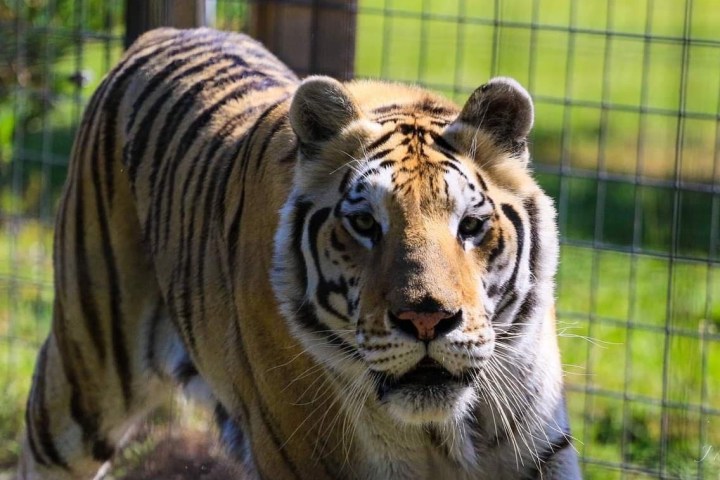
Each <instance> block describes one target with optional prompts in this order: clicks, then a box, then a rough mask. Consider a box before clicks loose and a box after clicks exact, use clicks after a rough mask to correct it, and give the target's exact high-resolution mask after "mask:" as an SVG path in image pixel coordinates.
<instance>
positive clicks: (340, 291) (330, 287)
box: [308, 207, 350, 323]
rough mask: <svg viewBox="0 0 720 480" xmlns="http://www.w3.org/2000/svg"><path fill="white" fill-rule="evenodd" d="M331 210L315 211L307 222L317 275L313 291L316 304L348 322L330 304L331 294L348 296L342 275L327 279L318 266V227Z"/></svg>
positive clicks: (323, 222)
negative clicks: (335, 279) (315, 286)
mask: <svg viewBox="0 0 720 480" xmlns="http://www.w3.org/2000/svg"><path fill="white" fill-rule="evenodd" d="M331 211H332V208H330V207H325V208H322V209H320V210H318V211H317V212H315V213H314V214H313V215H312V216H311V217H310V221H309V222H308V240H309V243H310V252H311V254H312V257H313V261H314V263H315V271H316V272H317V275H318V285H317V289H316V291H315V294H316V297H317V301H318V304H319V305H320V306H321V307H322V308H323V309H324V310H325V311H327V312H328V313H330V314H332V315H333V316H335V317H337V318H339V319H340V320H342V321H344V322H348V323H349V322H350V319H349V318H348V317H347V316H346V315H344V314H342V313H341V312H339V311H337V310H336V309H335V307H333V306H332V305H331V304H330V296H331V295H332V294H337V295H340V296H341V297H343V298H345V299H346V300H347V296H348V286H347V283H346V282H345V278H344V277H342V276H341V277H340V280H339V281H337V282H336V281H333V280H328V279H326V278H325V276H324V275H323V271H322V269H321V268H320V253H319V251H318V235H319V233H320V229H321V228H322V226H323V225H324V224H325V222H326V221H327V219H328V217H329V216H330V212H331Z"/></svg>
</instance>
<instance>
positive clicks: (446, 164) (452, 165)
mask: <svg viewBox="0 0 720 480" xmlns="http://www.w3.org/2000/svg"><path fill="white" fill-rule="evenodd" d="M441 165H442V166H443V167H447V168H452V169H453V170H455V171H456V172H457V173H458V175H460V176H461V177H462V178H464V179H465V180H467V181H468V182H469V181H470V179H469V178H468V177H467V175H465V172H463V171H462V170H460V167H458V166H457V165H455V164H454V163H453V162H449V161H447V160H443V161H442V162H441Z"/></svg>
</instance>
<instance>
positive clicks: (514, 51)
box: [0, 0, 720, 480]
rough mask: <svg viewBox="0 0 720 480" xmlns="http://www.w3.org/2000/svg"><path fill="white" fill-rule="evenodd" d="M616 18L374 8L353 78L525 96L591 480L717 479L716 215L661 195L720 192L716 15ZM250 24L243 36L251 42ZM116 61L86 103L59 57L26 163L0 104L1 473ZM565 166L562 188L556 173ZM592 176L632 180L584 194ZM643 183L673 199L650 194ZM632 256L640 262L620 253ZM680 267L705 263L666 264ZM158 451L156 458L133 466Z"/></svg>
mask: <svg viewBox="0 0 720 480" xmlns="http://www.w3.org/2000/svg"><path fill="white" fill-rule="evenodd" d="M611 3H612V6H613V9H614V10H613V12H612V13H611V14H608V11H607V9H606V8H605V2H573V1H572V0H537V1H532V0H515V1H501V2H495V1H491V0H360V2H359V6H360V10H359V14H358V34H357V35H358V37H357V49H356V74H357V75H358V76H360V77H376V78H385V79H390V80H397V81H404V82H412V83H421V84H424V85H426V86H428V87H430V88H432V89H435V90H437V91H439V92H442V93H445V94H447V95H448V96H450V97H451V98H454V99H455V100H457V101H458V102H460V103H461V102H463V101H464V100H465V99H466V98H467V96H468V94H469V92H471V91H472V90H473V89H474V88H475V87H477V86H478V85H480V84H481V83H484V82H485V81H486V80H487V79H488V78H490V77H492V76H494V75H509V76H513V77H515V78H517V79H518V80H519V81H520V82H521V83H523V84H524V85H526V86H527V87H528V88H529V90H530V91H531V93H532V94H533V95H534V97H535V99H536V109H537V110H536V127H535V131H534V133H533V138H532V149H533V155H534V158H535V161H536V162H537V163H538V164H539V165H541V167H540V168H538V170H539V173H538V179H539V181H540V183H541V184H542V185H543V187H544V188H545V189H546V190H547V192H548V193H549V194H550V195H552V196H553V197H554V198H555V199H556V200H557V203H558V206H559V209H560V216H559V224H560V232H561V235H562V237H563V238H564V239H565V240H566V241H567V243H566V244H565V245H564V246H563V249H562V254H561V262H560V270H559V275H558V292H557V295H558V311H559V332H560V336H561V337H560V343H561V348H562V351H563V362H564V364H565V371H566V381H567V383H568V385H569V389H568V405H569V409H570V412H571V416H572V420H571V421H572V424H573V426H574V436H575V438H576V439H577V442H576V444H577V448H578V450H579V452H580V453H581V454H582V455H583V456H584V457H585V458H587V459H589V462H588V463H586V464H585V466H584V468H585V471H584V473H585V477H586V478H588V479H603V480H604V479H608V478H653V477H657V476H658V475H657V474H652V475H646V474H643V473H642V471H641V470H642V469H645V470H652V471H656V472H657V471H659V470H660V469H662V468H664V469H665V473H667V474H671V475H675V476H678V477H680V478H696V477H697V476H698V475H699V473H700V469H702V473H703V474H704V478H717V477H718V475H720V381H718V379H717V374H716V372H720V265H718V260H719V259H720V245H718V243H719V242H718V238H717V236H718V234H717V228H718V227H717V219H716V218H714V217H713V216H714V215H715V216H716V215H717V214H718V212H720V198H718V195H717V194H713V193H708V192H704V191H701V190H702V189H699V190H698V189H695V190H691V189H684V190H675V189H673V188H671V187H670V186H668V185H663V184H661V183H662V181H666V180H671V179H674V178H675V177H676V176H677V179H678V180H679V181H681V182H694V183H695V184H700V185H701V186H702V185H705V186H707V185H711V184H714V185H717V184H718V183H719V182H720V168H718V166H717V162H718V161H717V159H716V153H715V151H714V150H715V148H716V142H717V141H716V136H717V121H716V118H715V116H716V115H717V112H718V105H719V104H720V69H718V68H717V67H718V65H720V48H718V47H717V46H714V45H711V44H708V43H707V42H704V40H711V41H717V40H718V37H717V25H718V24H720V9H718V8H716V6H715V2H714V0H694V1H693V3H692V5H693V8H692V11H691V12H690V16H689V17H688V21H687V25H686V24H685V22H684V15H685V11H684V6H683V5H682V3H683V2H677V1H675V0H653V2H652V5H653V9H652V10H651V11H650V12H649V13H648V12H647V11H646V4H645V2H617V1H616V2H611ZM496 4H497V5H499V10H497V11H496V9H495V8H496V7H495V5H496ZM534 5H539V6H540V8H538V9H536V10H533V6H534ZM423 11H424V12H425V14H424V15H421V12H423ZM235 13H236V14H237V15H235V17H238V15H240V16H241V14H242V12H239V13H238V12H235ZM220 14H222V12H219V15H220ZM235 17H233V18H232V19H230V20H228V21H229V22H230V23H228V24H229V25H230V24H232V25H235V24H239V23H241V22H240V20H239V17H238V18H235ZM458 17H460V18H462V19H463V21H461V22H458V21H457V19H458ZM571 19H572V20H571ZM570 22H572V24H573V27H574V31H573V32H570V31H569V30H568V28H567V26H568V25H569V23H570ZM496 24H497V25H499V27H498V28H496ZM686 28H687V29H688V31H689V33H690V35H691V36H692V38H693V39H694V41H693V42H691V43H689V44H687V45H686V46H685V47H684V46H683V44H682V43H681V42H678V41H677V38H678V37H681V36H682V35H683V32H684V30H685V29H686ZM606 30H612V31H613V32H614V35H611V36H608V35H605V34H604V33H603V32H604V31H606ZM645 33H649V34H650V35H652V36H655V37H656V38H655V39H654V40H651V41H646V40H645V37H644V35H645ZM119 55H120V47H119V45H112V46H111V48H110V49H109V50H108V49H106V46H105V45H104V44H103V43H102V42H93V41H90V42H89V43H87V44H86V46H85V50H84V61H83V64H82V65H81V68H82V69H83V70H87V71H88V72H89V73H90V81H89V83H88V85H87V86H86V87H84V88H82V89H79V90H75V89H74V88H72V87H69V86H68V85H66V84H62V82H61V79H63V78H66V77H67V76H69V75H71V74H72V73H74V72H75V71H76V69H77V67H78V65H77V64H76V62H75V58H74V57H73V56H72V55H66V56H63V57H61V58H58V59H57V61H55V62H54V64H53V65H52V68H51V70H52V72H53V76H54V78H55V79H56V80H57V81H58V82H60V84H59V86H58V87H57V89H54V91H55V90H56V93H57V94H58V95H57V98H55V99H54V100H53V102H52V108H48V110H47V111H45V112H44V114H43V116H41V117H40V118H38V119H36V120H34V121H33V122H30V123H28V124H26V125H24V128H23V129H22V132H21V135H19V136H17V137H16V139H17V142H16V143H14V144H12V143H10V142H9V138H10V136H8V132H9V131H12V122H13V121H14V120H13V116H12V112H13V110H12V108H11V107H8V104H2V103H0V182H1V185H2V188H0V404H1V405H3V408H1V409H0V472H2V471H3V469H5V470H7V469H9V468H10V466H11V465H12V464H13V462H14V461H15V458H16V455H17V448H18V446H17V442H16V439H17V437H18V435H19V434H20V430H21V427H22V413H23V409H24V401H25V396H26V394H27V389H28V388H29V383H30V378H31V375H32V369H33V365H34V361H35V353H36V350H37V348H38V346H39V344H40V342H41V341H42V339H43V338H44V336H45V334H46V332H47V330H48V328H49V322H50V316H51V304H52V268H51V267H52V265H51V258H50V257H51V249H52V216H53V212H54V206H55V204H56V201H57V198H58V195H59V192H60V188H61V185H62V182H63V179H64V176H65V161H66V158H67V155H68V152H69V150H70V146H71V141H72V135H73V133H74V126H75V125H76V123H77V121H78V119H79V115H80V113H81V112H80V108H79V107H78V105H79V104H80V105H81V104H83V103H84V102H85V101H86V100H87V98H88V97H89V95H90V94H91V93H92V91H93V90H94V88H95V86H96V85H97V84H98V82H99V81H100V79H101V77H102V75H103V73H104V72H105V71H106V70H107V69H108V68H109V66H111V64H112V63H113V62H114V61H115V60H116V59H117V58H118V57H119ZM683 58H685V59H686V60H687V65H688V68H687V70H686V71H685V72H683V71H682V68H681V65H682V60H683ZM22 95H25V94H22ZM22 95H21V97H19V100H20V106H22V104H23V102H24V101H26V100H27V97H23V96H22ZM78 100H79V103H78ZM681 107H682V108H683V109H684V111H685V113H686V116H685V117H684V118H682V119H680V118H679V117H678V115H677V113H676V112H677V111H678V109H679V108H681ZM8 108H10V110H8ZM641 109H642V112H641V111H640V110H641ZM9 129H10V130H9ZM680 137H681V140H680ZM560 165H562V166H563V169H564V172H565V174H564V175H563V176H559V175H557V174H556V173H553V172H552V171H551V170H552V168H553V167H556V166H560ZM542 166H544V167H545V168H544V169H543V168H542ZM547 167H550V168H549V169H548V168H547ZM676 167H677V168H676ZM587 171H591V172H597V171H599V172H601V173H602V172H609V173H612V174H621V175H626V176H627V177H621V178H619V179H614V180H600V181H598V180H597V179H596V178H592V175H590V177H589V178H588V176H587V175H585V177H583V176H582V175H576V174H577V173H578V172H585V173H587ZM636 175H637V176H639V177H642V178H643V179H646V180H647V179H650V180H657V181H660V183H657V182H656V183H655V184H648V185H639V184H635V183H633V182H632V181H631V180H632V179H633V178H634V177H635V176H636ZM674 212H676V213H677V214H678V215H677V225H676V228H677V235H676V236H675V237H676V238H673V228H672V218H673V216H674ZM592 242H600V243H602V245H603V246H606V247H609V248H608V249H605V250H594V249H592V248H589V245H590V244H591V243H592ZM581 245H588V246H581ZM632 245H634V246H635V247H636V249H637V252H639V253H637V254H635V255H630V254H627V253H621V252H620V251H613V249H615V250H622V249H627V248H629V247H630V246H632ZM671 251H675V252H676V253H677V254H678V255H680V256H682V257H691V258H695V259H699V260H700V261H690V260H688V261H685V260H682V261H676V262H673V263H672V264H671V263H670V262H669V261H668V260H667V259H666V258H664V256H667V255H668V254H669V253H670V252H671ZM704 259H713V262H714V263H708V262H707V261H703V260H704ZM663 405H665V406H663ZM151 449H152V445H150V444H148V442H147V441H146V440H143V441H142V442H139V443H138V444H136V445H134V446H133V449H131V450H130V451H129V452H128V453H127V455H126V457H127V456H128V455H129V456H130V457H131V458H133V456H138V455H140V456H141V455H142V454H143V452H147V451H151ZM138 452H139V453H138ZM126 457H124V458H125V459H127V458H126ZM701 459H702V461H700V460H701ZM125 463H126V467H124V468H125V469H126V470H127V471H131V470H132V468H134V467H133V466H134V465H135V464H134V463H133V461H130V462H129V463H128V462H125ZM620 463H623V464H626V465H629V466H632V467H634V468H636V469H638V471H637V472H636V473H626V474H624V476H623V475H621V473H620V472H618V471H616V470H614V469H613V467H611V466H610V465H611V464H620ZM148 478H152V477H148Z"/></svg>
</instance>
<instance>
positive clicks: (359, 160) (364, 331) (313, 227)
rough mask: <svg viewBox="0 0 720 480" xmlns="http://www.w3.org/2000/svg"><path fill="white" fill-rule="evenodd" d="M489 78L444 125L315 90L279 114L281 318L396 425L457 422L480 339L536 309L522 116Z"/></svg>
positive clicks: (424, 104)
mask: <svg viewBox="0 0 720 480" xmlns="http://www.w3.org/2000/svg"><path fill="white" fill-rule="evenodd" d="M494 82H495V83H494V84H493V82H491V83H490V84H489V85H490V87H485V90H482V89H479V90H478V92H476V95H474V97H471V100H470V101H469V102H468V105H466V106H465V108H464V109H463V111H462V112H461V113H460V114H459V115H458V113H457V111H456V110H454V109H453V108H452V107H451V106H449V105H448V104H440V103H434V102H431V101H429V100H428V99H427V98H425V99H423V100H419V101H417V102H409V103H399V104H395V105H394V106H393V107H392V108H390V107H387V106H382V107H376V108H368V109H362V108H361V107H359V106H358V105H357V104H356V103H355V102H356V101H355V100H354V99H353V98H352V96H351V95H350V94H349V92H347V91H345V88H344V87H343V86H342V85H340V84H339V83H336V82H335V83H333V82H330V81H329V80H325V79H316V80H309V81H306V82H305V83H304V84H303V86H301V87H300V90H299V92H298V94H296V98H295V99H294V102H293V106H292V108H291V114H290V118H291V123H292V125H293V128H294V129H295V131H296V133H297V135H298V139H299V142H300V150H301V159H300V160H299V163H298V165H297V167H296V169H297V170H296V178H295V186H294V187H295V189H294V192H293V194H292V195H291V199H290V200H289V201H288V203H287V205H286V207H285V209H284V211H283V219H282V226H283V227H282V228H281V229H280V231H279V233H278V236H277V238H276V244H277V250H276V270H277V271H276V273H275V276H274V281H275V286H276V290H277V291H278V292H279V293H278V296H279V298H280V300H281V303H282V305H283V311H284V314H285V316H286V318H288V321H289V323H290V326H291V328H292V330H293V332H294V333H295V335H296V336H297V337H298V338H299V339H300V340H301V341H302V342H303V343H304V345H305V347H306V348H307V349H308V351H310V352H311V353H312V354H313V355H314V356H315V357H316V359H317V360H318V361H320V362H321V363H322V364H323V365H325V366H326V367H328V369H329V370H330V371H331V372H332V374H333V375H337V376H339V377H342V378H344V379H345V384H346V385H350V387H351V388H354V390H353V392H354V394H357V395H361V396H364V397H367V398H365V399H364V400H366V401H367V400H368V399H370V400H371V401H376V402H377V404H378V405H380V407H381V408H384V409H385V410H386V411H387V412H388V413H389V414H390V415H391V416H392V417H393V418H395V419H396V420H398V421H401V422H405V423H410V424H426V423H439V424H442V423H446V422H449V421H452V420H453V419H458V418H462V417H464V416H465V415H466V414H467V413H468V411H469V410H470V409H471V408H472V406H473V404H474V403H475V402H476V401H477V400H478V398H477V397H478V387H479V386H478V382H479V381H480V380H479V375H478V373H479V372H480V370H481V369H482V368H483V366H484V365H485V364H486V362H488V361H489V360H490V359H491V357H492V356H493V355H494V350H495V342H496V337H497V336H502V335H506V334H507V333H508V332H509V331H511V330H512V329H513V328H514V327H513V325H514V324H515V323H523V322H525V321H526V317H528V316H529V314H531V313H532V312H531V311H532V310H534V309H535V308H536V307H537V305H536V303H537V300H536V296H534V295H531V291H532V289H533V287H537V286H538V285H537V278H533V275H538V274H541V273H542V272H539V271H536V272H533V271H532V270H533V269H532V265H531V263H532V262H531V261H530V255H531V249H532V248H533V247H532V245H531V244H532V239H531V237H532V236H533V235H534V234H533V232H532V230H533V228H537V225H533V222H536V221H537V220H536V219H533V218H530V216H531V215H530V214H528V213H527V212H528V208H527V203H528V198H529V197H528V195H529V193H528V192H532V193H534V194H537V193H538V191H539V190H537V187H536V186H535V184H534V182H532V181H531V180H530V178H529V176H528V174H527V173H526V172H525V170H524V168H523V167H522V164H523V162H524V161H525V160H526V159H527V150H526V148H525V144H524V139H525V137H526V136H527V133H528V131H529V129H530V126H531V123H532V105H531V103H530V100H529V96H528V95H527V93H525V91H524V90H522V89H521V87H519V86H518V85H517V84H515V83H514V82H511V81H509V80H505V79H501V80H499V81H498V80H496V81H494ZM360 90H361V89H360ZM360 93H361V94H362V90H361V91H360ZM476 97H477V98H476ZM328 99H330V100H328ZM318 103H320V104H321V107H319V106H318ZM333 106H334V107H337V108H333ZM478 122H480V126H479V127H478V125H477V123H478ZM508 122H510V123H511V124H510V125H508ZM338 125H339V126H340V127H339V128H338ZM500 136H502V137H500ZM499 137H500V138H499ZM483 166H485V168H483ZM509 167H513V168H514V170H516V172H515V173H512V174H510V175H508V171H507V169H508V168H509ZM498 168H499V171H498ZM542 198H544V197H542ZM541 201H542V200H541ZM536 236H537V235H536ZM535 243H536V245H535V247H534V248H536V249H537V248H540V245H539V243H540V242H539V240H537V239H536V240H535ZM535 254H537V251H536V252H535ZM521 313H522V314H523V315H522V322H513V320H516V317H518V314H521Z"/></svg>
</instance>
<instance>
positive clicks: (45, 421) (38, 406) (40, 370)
mask: <svg viewBox="0 0 720 480" xmlns="http://www.w3.org/2000/svg"><path fill="white" fill-rule="evenodd" d="M48 345H49V344H48V342H47V341H46V342H45V343H44V344H43V346H42V348H41V349H40V354H39V356H38V361H37V366H36V367H35V378H34V383H35V386H34V388H33V390H34V393H35V395H36V396H35V401H34V402H32V404H28V410H30V409H31V408H32V410H33V412H34V413H35V414H36V415H37V418H36V420H37V423H35V422H32V425H33V426H34V427H36V428H37V430H36V433H37V436H38V441H39V443H40V445H39V446H40V447H41V448H42V451H43V454H44V456H45V457H46V458H47V459H48V460H49V461H50V462H52V463H53V464H54V465H57V466H59V467H61V468H62V469H64V470H69V467H68V464H67V462H66V461H65V459H63V458H62V456H61V455H60V452H58V450H57V448H56V447H55V443H54V442H53V438H52V433H51V432H50V416H49V414H48V411H47V406H46V404H45V402H46V400H45V389H46V387H45V380H46V378H47V360H48V358H47V351H48ZM28 425H30V422H28ZM33 451H34V453H37V452H36V451H35V449H33ZM36 458H40V457H39V456H38V455H36ZM42 463H43V464H44V465H47V463H44V462H42Z"/></svg>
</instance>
